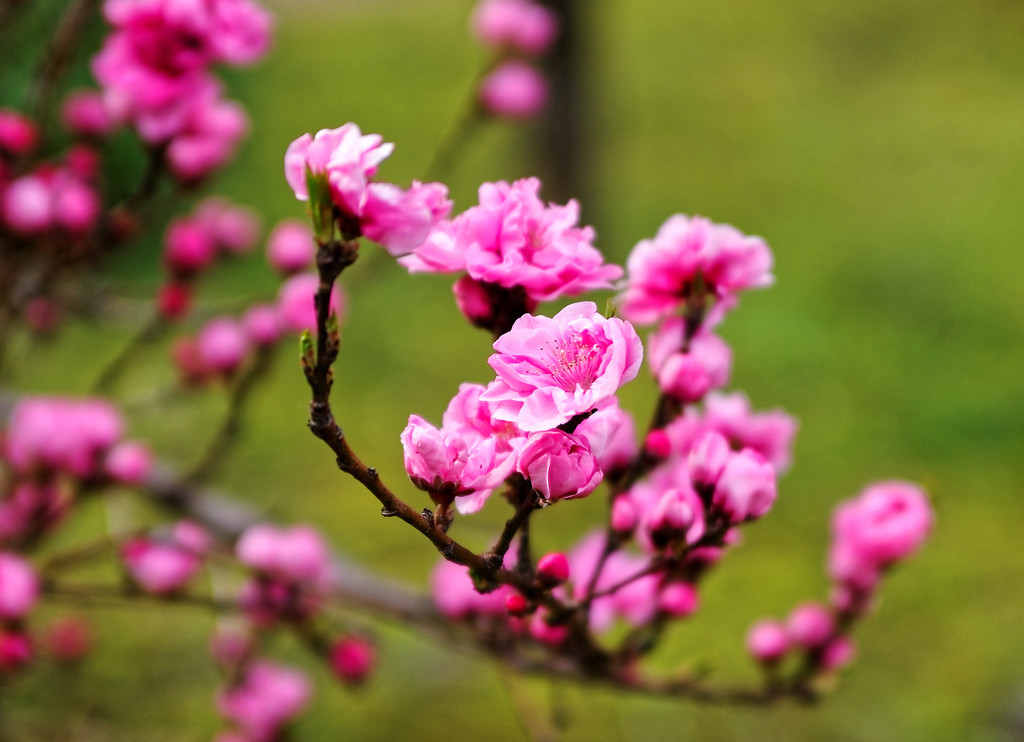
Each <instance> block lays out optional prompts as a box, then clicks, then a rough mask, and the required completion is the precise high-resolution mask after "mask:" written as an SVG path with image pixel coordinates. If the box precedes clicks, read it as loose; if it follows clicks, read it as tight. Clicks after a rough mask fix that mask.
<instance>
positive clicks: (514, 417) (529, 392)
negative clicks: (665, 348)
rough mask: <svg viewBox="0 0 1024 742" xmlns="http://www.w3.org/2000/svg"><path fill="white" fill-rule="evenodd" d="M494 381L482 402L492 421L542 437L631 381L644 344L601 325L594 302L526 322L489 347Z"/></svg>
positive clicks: (615, 324)
mask: <svg viewBox="0 0 1024 742" xmlns="http://www.w3.org/2000/svg"><path fill="white" fill-rule="evenodd" d="M494 349H495V351H496V352H495V353H494V354H493V355H492V356H491V357H490V358H489V359H488V361H487V362H488V363H489V364H490V365H491V367H492V368H493V369H494V370H495V372H496V373H497V377H498V378H497V380H496V382H495V383H494V384H492V385H491V386H490V387H489V388H488V389H487V391H486V392H485V393H484V394H483V395H481V399H483V400H485V401H487V402H496V403H497V404H496V406H495V409H494V413H493V416H494V417H495V418H497V419H500V420H509V421H510V422H514V423H516V425H518V426H519V427H520V428H521V429H522V430H525V431H542V430H549V429H551V428H554V427H556V426H558V425H561V424H562V423H565V422H568V421H569V420H571V419H572V418H573V417H574V416H576V415H579V414H581V413H586V412H590V410H592V409H594V408H595V407H598V406H599V405H600V404H602V403H603V402H605V400H608V399H610V398H611V397H613V396H614V395H615V393H616V391H618V389H619V387H621V386H622V385H623V384H625V383H626V382H628V381H630V380H632V379H633V378H634V377H636V374H637V370H638V369H639V367H640V363H641V360H642V358H643V344H642V343H641V342H640V338H639V337H637V334H636V331H635V330H633V328H632V326H631V325H630V324H629V323H627V322H623V321H622V320H620V319H618V318H615V317H613V318H611V319H608V318H605V317H603V316H602V315H601V314H600V313H598V311H597V305H596V304H594V303H593V302H579V303H576V304H571V305H569V306H568V307H566V308H565V309H563V310H562V311H560V312H559V313H558V314H556V315H555V316H554V317H552V318H548V317H543V316H538V317H534V316H531V315H524V316H522V317H520V318H519V319H518V320H516V322H515V324H514V325H513V326H512V330H511V331H510V332H508V333H506V334H505V335H502V336H501V337H500V338H498V339H497V340H496V341H495V343H494Z"/></svg>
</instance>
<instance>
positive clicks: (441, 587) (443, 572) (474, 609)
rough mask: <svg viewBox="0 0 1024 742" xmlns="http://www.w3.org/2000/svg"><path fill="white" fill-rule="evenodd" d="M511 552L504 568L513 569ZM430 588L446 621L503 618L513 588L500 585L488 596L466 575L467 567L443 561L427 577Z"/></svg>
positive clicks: (507, 555) (467, 572)
mask: <svg viewBox="0 0 1024 742" xmlns="http://www.w3.org/2000/svg"><path fill="white" fill-rule="evenodd" d="M511 552H512V550H511V549H510V550H509V552H508V553H506V555H505V562H506V563H505V564H504V566H505V568H509V567H511V566H512V564H511V556H510V554H511ZM430 588H431V593H432V594H433V596H434V604H435V605H436V606H437V609H438V610H439V611H440V612H441V613H442V614H444V615H445V616H448V617H449V618H457V619H461V618H466V617H467V616H504V615H505V601H506V598H507V597H508V596H509V595H510V594H511V593H512V588H510V587H508V586H507V585H503V586H502V587H500V588H498V589H497V590H494V591H492V592H489V593H480V592H477V590H476V588H475V587H474V586H473V580H472V578H471V577H470V576H469V568H468V567H463V566H462V565H459V564H455V563H454V562H449V561H447V560H442V561H440V562H438V563H437V566H435V567H434V570H433V572H431V575H430Z"/></svg>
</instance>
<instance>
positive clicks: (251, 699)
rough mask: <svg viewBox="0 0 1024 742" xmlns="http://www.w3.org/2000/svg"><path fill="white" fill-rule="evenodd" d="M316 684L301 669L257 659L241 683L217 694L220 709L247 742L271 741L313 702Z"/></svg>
mask: <svg viewBox="0 0 1024 742" xmlns="http://www.w3.org/2000/svg"><path fill="white" fill-rule="evenodd" d="M311 695H312V686H311V684H310V682H309V680H308V679H307V678H306V676H305V675H304V674H303V673H302V672H300V671H299V670H294V669H292V668H288V667H283V666H281V665H277V664H274V663H272V662H268V661H266V660H257V661H255V662H252V663H251V664H250V665H249V666H248V667H247V668H246V669H245V671H244V673H243V675H242V677H241V679H240V681H239V682H238V684H237V685H235V686H233V687H231V688H228V689H226V690H222V691H221V692H220V693H218V694H217V710H218V711H219V712H220V713H221V714H222V715H223V716H225V717H227V718H228V719H230V720H232V721H233V722H234V723H235V724H237V725H238V728H239V729H240V730H241V731H242V732H243V734H244V735H245V739H246V740H247V742H271V740H273V739H276V738H277V736H278V733H279V732H280V731H281V729H282V728H283V727H284V726H285V724H287V723H288V722H289V721H291V720H292V719H293V718H295V717H296V716H298V715H299V713H301V712H302V710H303V709H304V708H305V707H306V705H307V704H308V703H309V698H310V696H311Z"/></svg>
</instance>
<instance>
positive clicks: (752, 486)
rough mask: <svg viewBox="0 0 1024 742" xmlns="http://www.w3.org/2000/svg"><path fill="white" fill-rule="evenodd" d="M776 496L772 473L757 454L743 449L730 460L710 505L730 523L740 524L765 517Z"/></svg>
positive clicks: (773, 472)
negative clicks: (722, 512) (719, 510)
mask: <svg viewBox="0 0 1024 742" xmlns="http://www.w3.org/2000/svg"><path fill="white" fill-rule="evenodd" d="M775 495H776V490H775V469H773V468H772V465H771V464H770V463H768V462H767V461H766V460H765V459H764V458H763V457H762V456H761V455H760V454H758V453H757V452H756V451H754V450H752V449H749V448H745V449H743V450H742V451H740V452H739V453H734V454H732V455H730V456H729V460H728V461H727V462H726V464H725V468H724V469H723V470H722V474H721V476H720V477H719V479H718V484H717V485H716V487H715V496H714V501H713V502H714V505H715V507H718V508H721V509H722V510H723V511H724V512H725V513H727V514H728V515H729V518H730V520H731V522H733V523H741V522H742V521H745V520H752V519H754V518H760V517H761V516H762V515H764V514H765V513H767V512H768V511H769V510H770V509H771V507H772V504H774V502H775Z"/></svg>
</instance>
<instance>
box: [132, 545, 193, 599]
mask: <svg viewBox="0 0 1024 742" xmlns="http://www.w3.org/2000/svg"><path fill="white" fill-rule="evenodd" d="M121 557H122V559H124V563H125V566H126V567H127V568H128V571H129V573H131V576H132V579H133V580H135V582H137V583H138V584H139V586H140V587H141V588H142V589H143V590H145V591H146V592H149V593H153V594H154V595H167V594H168V593H172V592H174V591H175V590H179V589H181V588H182V587H184V586H185V584H186V583H188V581H189V580H191V579H192V577H193V576H194V575H195V573H196V572H198V571H199V568H200V566H202V561H201V560H200V558H199V556H198V555H197V554H195V553H193V552H192V551H190V550H188V549H185V548H182V547H181V546H179V545H178V544H175V543H161V542H159V541H152V540H150V539H146V538H137V539H132V540H131V541H129V542H128V543H126V544H125V545H124V547H123V548H122V549H121Z"/></svg>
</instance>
